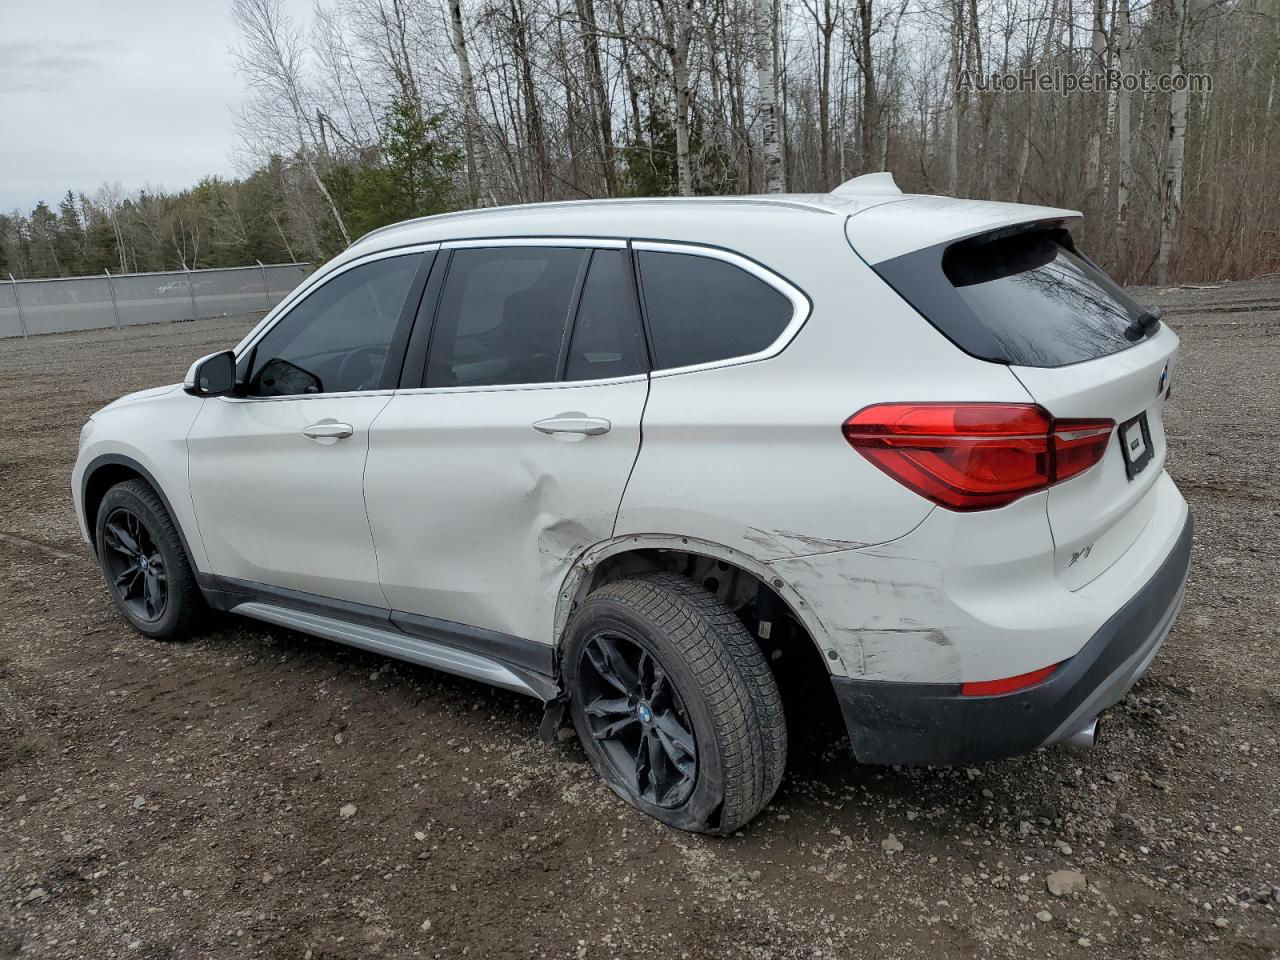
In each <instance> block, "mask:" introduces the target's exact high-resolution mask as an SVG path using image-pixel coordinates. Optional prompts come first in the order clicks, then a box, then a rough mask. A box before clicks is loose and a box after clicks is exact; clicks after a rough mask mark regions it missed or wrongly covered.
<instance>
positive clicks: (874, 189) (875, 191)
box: [831, 171, 902, 197]
mask: <svg viewBox="0 0 1280 960" xmlns="http://www.w3.org/2000/svg"><path fill="white" fill-rule="evenodd" d="M831 192H832V193H834V194H835V195H836V196H838V197H848V196H853V197H865V196H868V195H877V196H885V197H900V196H902V191H901V190H900V189H899V188H898V185H897V184H896V183H894V182H893V174H892V173H889V172H888V171H884V172H882V173H864V174H863V175H862V176H860V177H854V178H853V179H852V180H846V181H845V182H844V183H842V184H840V186H838V187H836V188H835V189H834V190H832V191H831Z"/></svg>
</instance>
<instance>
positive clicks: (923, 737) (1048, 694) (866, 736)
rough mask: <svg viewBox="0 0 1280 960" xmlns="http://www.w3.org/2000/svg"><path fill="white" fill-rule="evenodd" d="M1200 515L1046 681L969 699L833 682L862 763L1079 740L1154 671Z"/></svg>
mask: <svg viewBox="0 0 1280 960" xmlns="http://www.w3.org/2000/svg"><path fill="white" fill-rule="evenodd" d="M1191 528H1192V519H1191V515H1190V514H1189V513H1188V514H1187V519H1186V523H1185V525H1184V526H1183V528H1182V532H1181V533H1180V534H1179V536H1178V538H1177V541H1176V542H1175V544H1174V546H1173V549H1172V550H1171V551H1170V552H1169V554H1168V556H1167V557H1166V558H1165V559H1164V561H1163V562H1162V563H1161V565H1160V567H1159V568H1158V569H1157V570H1156V572H1155V574H1154V575H1153V576H1152V577H1151V579H1150V580H1148V581H1147V583H1146V584H1145V585H1144V586H1143V587H1142V588H1141V589H1140V590H1138V592H1137V593H1135V594H1134V595H1133V597H1132V598H1131V599H1130V600H1129V601H1128V602H1127V603H1125V604H1124V606H1122V607H1121V608H1120V609H1119V610H1117V611H1116V612H1115V613H1114V614H1113V615H1112V616H1111V617H1110V618H1109V619H1108V620H1107V621H1106V623H1104V624H1103V625H1102V627H1101V628H1100V629H1099V630H1098V631H1097V632H1096V633H1095V634H1094V635H1093V637H1092V638H1091V639H1090V640H1089V642H1088V643H1086V644H1085V645H1084V647H1083V648H1082V649H1081V650H1080V652H1079V653H1077V654H1076V655H1075V656H1073V657H1072V658H1071V659H1070V660H1068V661H1066V662H1065V663H1063V664H1062V665H1061V666H1060V667H1059V668H1058V669H1057V670H1055V671H1054V673H1053V674H1052V675H1051V676H1050V677H1049V678H1048V679H1047V680H1045V681H1044V682H1043V683H1040V684H1037V685H1036V686H1034V687H1031V688H1028V689H1026V690H1020V691H1018V692H1017V693H1011V694H1004V695H1001V696H993V697H965V696H961V695H960V685H959V684H955V683H898V682H893V681H884V680H854V679H850V678H847V677H832V678H831V682H832V684H833V686H834V687H835V692H836V698H837V700H838V701H839V703H840V709H841V711H842V713H843V714H844V720H845V725H846V726H847V727H848V729H849V739H850V742H851V743H852V746H853V753H854V755H855V756H856V757H857V758H858V759H859V760H860V761H862V762H864V763H878V764H913V765H922V764H937V765H942V764H953V763H965V762H975V761H981V760H995V759H998V758H1000V757H1008V756H1013V755H1015V754H1019V753H1027V752H1028V751H1031V750H1034V749H1035V748H1037V747H1039V746H1043V745H1045V744H1049V743H1056V742H1058V741H1059V740H1062V739H1065V738H1066V737H1068V736H1070V735H1071V734H1072V733H1074V732H1075V731H1076V730H1078V729H1079V728H1080V727H1083V726H1084V725H1085V724H1087V723H1088V722H1089V721H1090V720H1091V719H1093V718H1094V717H1096V716H1097V715H1098V714H1099V713H1101V712H1102V711H1103V710H1105V709H1106V708H1107V707H1110V706H1112V705H1113V704H1115V703H1116V702H1117V701H1119V700H1120V699H1121V698H1122V697H1124V695H1125V694H1126V693H1127V692H1128V691H1129V688H1130V687H1131V686H1133V684H1134V682H1136V681H1137V679H1138V678H1139V677H1141V676H1142V674H1143V673H1144V672H1145V671H1146V669H1147V667H1148V665H1149V664H1150V663H1151V660H1152V659H1153V658H1154V657H1155V654H1156V651H1157V650H1158V649H1159V647H1160V645H1161V644H1162V643H1163V642H1164V639H1165V637H1167V636H1168V635H1169V631H1170V629H1172V627H1173V621H1174V618H1175V617H1176V616H1177V614H1178V609H1179V607H1180V606H1181V605H1182V596H1183V592H1184V589H1185V585H1186V580H1187V569H1188V567H1189V565H1190V562H1191Z"/></svg>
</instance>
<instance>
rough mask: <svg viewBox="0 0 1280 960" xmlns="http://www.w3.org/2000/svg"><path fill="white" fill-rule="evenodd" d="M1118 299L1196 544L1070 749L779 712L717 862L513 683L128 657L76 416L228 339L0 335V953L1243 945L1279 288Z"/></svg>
mask: <svg viewBox="0 0 1280 960" xmlns="http://www.w3.org/2000/svg"><path fill="white" fill-rule="evenodd" d="M1145 295H1146V296H1149V297H1151V298H1153V299H1155V300H1156V301H1157V302H1159V303H1161V304H1162V305H1163V306H1164V307H1165V310H1166V318H1167V319H1169V320H1170V321H1171V322H1172V323H1173V325H1174V326H1175V327H1176V328H1177V329H1178V330H1179V332H1180V333H1181V335H1182V337H1183V353H1182V361H1181V364H1180V366H1179V368H1178V374H1177V377H1176V379H1175V382H1174V391H1175V397H1174V401H1173V405H1172V408H1171V410H1170V413H1169V421H1168V427H1169V433H1170V445H1171V457H1170V466H1169V469H1170V470H1171V471H1172V473H1173V475H1174V477H1175V478H1176V479H1177V481H1178V482H1179V484H1180V485H1181V487H1182V490H1183V492H1184V493H1185V494H1186V496H1187V498H1188V499H1189V500H1190V501H1191V504H1192V507H1193V509H1194V510H1195V511H1196V513H1197V516H1198V520H1199V525H1198V528H1197V539H1196V544H1195V549H1194V558H1193V563H1192V571H1191V582H1190V587H1189V590H1188V594H1187V601H1186V606H1185V607H1184V608H1183V612H1182V616H1181V618H1180V620H1179V621H1178V625H1177V627H1176V628H1175V630H1174V632H1173V635H1172V636H1171V638H1170V640H1169V642H1168V644H1167V645H1166V647H1165V649H1164V652H1163V653H1162V654H1161V656H1160V657H1158V658H1157V660H1156V662H1155V665H1154V667H1153V668H1152V671H1151V672H1150V674H1149V675H1148V676H1147V677H1146V678H1145V679H1144V680H1143V681H1142V682H1141V683H1140V684H1139V685H1138V687H1137V688H1136V689H1135V690H1134V691H1133V692H1132V693H1131V694H1130V696H1129V698H1128V699H1127V700H1126V701H1125V702H1124V703H1123V704H1121V705H1120V706H1118V707H1117V708H1115V709H1114V710H1112V711H1111V712H1110V714H1109V715H1108V717H1107V724H1106V729H1105V739H1104V741H1103V743H1102V744H1101V745H1100V746H1099V747H1097V748H1096V749H1094V750H1092V751H1087V752H1080V751H1071V750H1069V749H1066V748H1053V749H1049V750H1043V751H1040V752H1039V753H1036V754H1034V755H1032V756H1028V757H1022V758H1018V759H1014V760H1008V761H1004V762H1001V763H994V764H988V765H984V766H980V767H975V768H970V769H923V770H893V769H877V768H866V767H859V766H857V765H856V764H854V763H853V762H852V761H851V760H849V759H847V758H846V755H845V753H844V745H843V744H842V743H841V742H840V739H839V736H838V732H835V731H834V730H832V728H831V727H830V726H825V725H823V724H822V723H818V722H816V721H815V722H814V723H808V722H806V721H804V720H803V718H802V719H801V722H799V723H794V724H793V726H805V727H807V728H809V735H808V736H806V737H805V738H804V739H803V741H802V742H798V743H797V744H795V746H794V747H793V753H794V761H793V763H792V767H791V770H790V772H789V773H788V776H787V779H786V781H785V782H784V784H783V786H782V789H781V791H780V792H779V794H778V796H777V799H776V800H775V801H774V802H773V804H772V805H771V806H770V807H769V808H768V809H767V810H766V811H765V812H764V813H763V814H762V815H761V816H760V817H759V818H758V820H757V821H756V822H755V823H753V824H752V825H750V826H749V827H748V828H747V829H746V830H745V831H744V832H743V833H742V834H741V835H739V836H737V837H731V838H727V839H724V840H711V839H705V838H701V837H696V836H691V835H687V834H680V833H675V832H671V831H668V830H666V829H664V828H662V827H660V826H658V825H657V824H656V823H654V822H653V821H650V820H648V819H646V818H644V817H643V816H641V815H639V814H637V813H633V812H632V811H631V810H630V809H629V808H628V807H626V806H624V805H623V804H622V803H621V802H620V801H619V800H617V799H615V797H614V796H613V794H611V793H610V792H609V790H608V789H606V788H605V787H604V786H603V785H602V784H601V783H600V782H599V781H598V780H597V779H596V777H595V775H594V774H593V773H592V771H591V770H590V768H589V767H588V766H587V764H586V762H585V760H584V757H583V755H582V753H581V750H580V749H579V747H578V745H577V744H576V742H573V741H572V740H567V741H566V740H561V741H558V742H557V743H556V744H555V745H553V746H552V747H545V746H543V745H542V744H541V743H540V742H539V741H538V739H537V736H536V732H535V731H536V726H537V722H538V719H539V710H538V708H537V706H536V705H535V704H534V703H533V702H532V701H529V700H525V699H523V698H521V697H519V696H517V695H515V694H508V693H504V692H502V691H496V690H491V689H487V688H485V687H482V686H479V685H476V684H473V683H470V682H468V681H464V680H458V679H453V678H450V677H446V676H443V675H440V674H436V673H433V672H431V671H428V670H425V669H419V668H416V667H412V666H408V665H404V664H398V663H393V662H391V661H387V660H382V659H379V658H377V657H374V656H370V655H366V654H363V653H359V652H356V651H351V650H348V649H345V648H342V647H339V646H336V645H333V644H329V643H326V642H324V641H320V640H312V639H308V638H305V637H302V636H300V635H297V634H294V633H290V632H288V631H284V630H275V629H269V628H266V627H264V626H260V625H257V624H254V623H251V622H248V621H237V620H233V619H230V618H224V619H216V620H212V621H211V623H210V629H209V631H208V632H207V633H206V634H205V635H204V636H203V637H202V638H201V639H199V640H197V641H194V642H191V643H188V644H182V645H166V644H156V643H151V642H147V641H144V640H142V639H141V638H139V637H138V636H137V635H135V634H134V633H132V632H131V631H130V630H129V629H128V628H127V627H126V626H125V624H124V621H123V620H122V619H121V618H120V617H119V616H117V615H116V613H115V612H114V611H113V609H112V608H111V606H110V604H109V602H108V599H107V596H106V593H105V589H104V587H103V586H102V584H101V581H100V577H99V575H98V572H97V569H96V567H95V566H94V564H93V563H92V561H91V560H90V559H89V557H88V554H87V551H86V548H85V546H84V545H83V544H82V543H81V542H80V541H79V538H78V534H77V532H76V527H75V521H74V518H73V516H72V509H71V504H70V497H69V494H68V489H67V484H68V476H69V473H70V470H71V464H72V460H73V458H74V455H75V446H76V436H77V432H78V429H79V427H80V424H81V423H82V422H83V420H84V419H85V417H86V416H87V415H88V414H89V413H90V412H91V411H92V410H94V409H95V408H97V407H98V406H100V405H102V404H104V403H106V402H107V401H109V400H111V399H112V398H114V397H116V396H118V395H120V394H122V393H124V392H126V391H130V390H136V389H139V388H141V387H144V386H149V385H154V384H159V383H166V382H172V381H174V380H175V379H178V378H180V377H181V376H182V374H183V372H184V371H185V368H186V366H187V364H188V362H189V361H190V360H191V359H192V358H194V357H197V356H200V355H202V354H204V353H208V352H211V351H212V350H214V349H217V348H219V347H221V346H223V345H226V344H229V343H231V342H233V341H234V340H235V339H236V338H237V337H238V335H239V333H240V331H242V330H243V329H244V327H245V323H244V322H243V321H241V322H235V321H205V322H201V323H200V324H196V325H190V324H185V325H174V326H162V327H147V328H135V329H130V330H125V331H121V332H116V331H98V332H90V333H82V334H74V335H70V336H51V337H42V338H35V339H32V340H29V341H26V342H23V341H15V340H7V341H0V410H3V413H4V422H5V424H6V425H7V429H6V430H5V432H4V434H3V435H0V504H3V507H2V508H0V958H3V957H41V958H59V957H91V958H105V957H155V958H160V957H172V958H195V957H201V958H205V957H270V958H295V960H302V958H312V960H319V958H355V957H364V956H385V957H400V956H422V957H459V956H463V955H469V956H472V957H486V958H487V957H590V958H606V957H652V956H663V957H671V958H678V957H690V958H701V957H726V956H733V957H864V956H865V957H877V958H880V957H908V956H910V957H917V956H918V957H959V956H973V955H977V956H991V957H1027V956H1036V957H1086V956H1094V957H1132V956H1138V957H1178V958H1182V957H1238V958H1249V960H1268V958H1274V957H1277V956H1280V830H1278V829H1277V827H1280V789H1278V785H1280V743H1278V742H1277V729H1278V725H1280V688H1278V687H1277V678H1278V677H1280V653H1278V651H1280V644H1277V631H1276V623H1277V622H1278V618H1277V613H1278V611H1277V599H1276V582H1277V577H1276V574H1277V570H1278V568H1280V551H1278V550H1277V546H1276V538H1275V536H1274V531H1275V529H1276V517H1277V513H1278V512H1280V511H1278V504H1280V486H1278V481H1277V478H1276V467H1277V464H1278V463H1280V431H1277V430H1276V428H1275V427H1274V425H1272V424H1271V416H1272V414H1273V412H1274V410H1275V408H1276V405H1277V402H1278V401H1280V388H1278V386H1277V370H1278V369H1280V338H1278V337H1277V336H1276V334H1277V332H1280V283H1277V282H1272V283H1265V282H1253V283H1242V284H1232V285H1228V286H1221V287H1216V288H1211V289H1199V290H1189V289H1180V290H1175V291H1168V292H1156V291H1146V292H1145ZM1059 871H1069V872H1068V873H1065V874H1064V873H1059ZM1051 878H1052V879H1051ZM1050 887H1052V888H1053V889H1054V890H1057V891H1059V893H1061V895H1055V893H1054V892H1051V889H1050ZM1064 888H1065V892H1064Z"/></svg>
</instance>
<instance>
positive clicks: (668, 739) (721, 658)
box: [563, 573, 787, 834]
mask: <svg viewBox="0 0 1280 960" xmlns="http://www.w3.org/2000/svg"><path fill="white" fill-rule="evenodd" d="M563 663H564V671H565V681H566V684H567V689H568V690H569V691H570V700H569V704H570V714H571V716H572V718H573V724H574V728H575V729H576V730H577V733H578V737H579V739H580V740H581V741H582V744H583V747H584V749H585V750H586V753H587V756H588V758H589V759H590V760H591V763H592V765H593V766H594V767H595V768H596V771H597V772H598V773H599V774H600V776H601V777H602V778H603V779H604V781H605V782H606V783H607V784H608V785H609V786H610V787H611V788H612V789H613V791H614V792H615V793H617V794H618V795H619V796H620V797H622V798H623V799H624V800H626V801H627V802H628V803H630V804H632V805H633V806H635V807H637V808H638V809H639V810H641V811H643V812H644V813H647V814H648V815H649V816H651V817H654V818H655V819H657V820H660V821H661V822H663V823H665V824H667V825H668V826H672V827H677V828H679V829H682V830H692V831H695V832H699V833H721V834H724V833H732V832H733V831H735V830H737V829H738V828H739V827H741V826H742V825H743V824H745V823H747V822H748V821H750V820H751V818H752V817H754V816H755V815H756V814H757V813H759V812H760V810H761V809H763V808H764V806H765V804H767V803H768V802H769V800H770V799H772V797H773V794H774V792H775V791H776V790H777V788H778V784H779V783H780V782H781V780H782V771H783V767H784V766H785V764H786V744H787V730H786V721H785V719H784V717H783V713H782V699H781V696H780V695H779V693H778V687H777V684H776V683H775V681H774V678H773V674H772V673H771V672H770V670H769V665H768V663H767V662H766V661H765V658H764V655H763V654H762V653H761V652H760V648H759V647H758V646H757V645H756V643H755V641H754V640H753V639H752V637H751V635H750V633H748V632H747V630H746V628H745V627H744V626H743V624H742V622H741V621H740V620H739V619H738V618H737V617H736V616H735V615H734V614H733V612H732V611H731V610H729V609H728V608H727V607H725V606H724V604H723V603H721V602H720V601H719V600H718V599H717V598H716V597H715V595H714V594H712V593H710V592H709V591H707V590H705V589H704V588H703V587H701V586H699V585H698V584H695V583H693V582H692V581H690V580H687V579H685V578H684V577H680V576H677V575H675V574H668V573H660V574H653V575H650V576H645V577H637V578H632V579H626V580H618V581H615V582H613V583H610V584H606V585H605V586H603V587H601V588H599V589H598V590H595V591H594V592H592V593H591V595H590V596H589V597H587V599H586V601H584V603H583V604H582V606H581V607H580V608H579V609H578V610H577V611H576V612H575V613H574V616H573V619H572V620H571V621H570V623H569V628H568V634H567V639H566V643H565V648H564V661H563Z"/></svg>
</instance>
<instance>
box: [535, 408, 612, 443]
mask: <svg viewBox="0 0 1280 960" xmlns="http://www.w3.org/2000/svg"><path fill="white" fill-rule="evenodd" d="M612 426H613V424H611V423H610V422H609V421H608V420H605V419H604V418H603V417H588V416H586V415H585V414H581V413H563V414H561V415H560V416H558V417H549V418H547V419H546V420H539V421H538V422H537V423H535V424H534V425H533V429H535V430H537V431H538V432H539V433H546V434H555V433H576V434H580V435H581V436H584V437H598V436H600V435H601V434H604V433H608V432H609V429H610V428H611V427H612Z"/></svg>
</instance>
